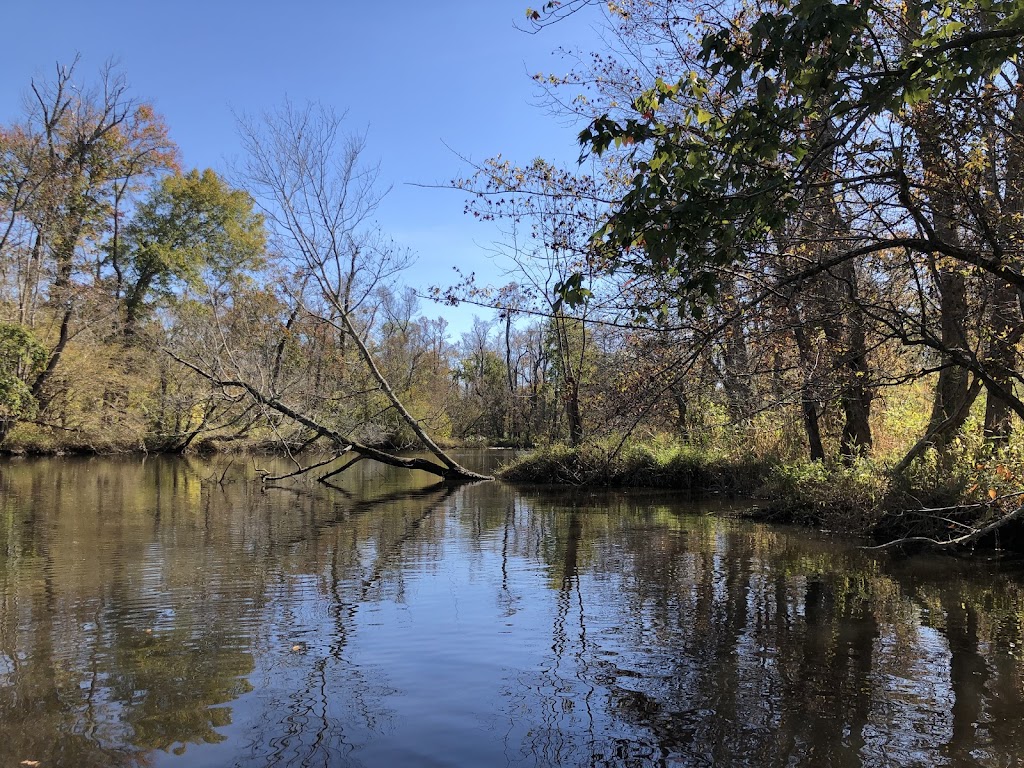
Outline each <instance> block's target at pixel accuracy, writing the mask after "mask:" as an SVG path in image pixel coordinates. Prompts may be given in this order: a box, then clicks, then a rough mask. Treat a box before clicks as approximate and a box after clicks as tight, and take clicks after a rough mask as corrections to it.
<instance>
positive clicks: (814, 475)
mask: <svg viewBox="0 0 1024 768" xmlns="http://www.w3.org/2000/svg"><path fill="white" fill-rule="evenodd" d="M1022 474H1024V472H1022V470H1021V466H1020V464H1019V462H1017V461H1016V457H1008V456H996V455H993V456H989V457H987V458H986V459H985V460H978V459H977V458H975V459H974V460H972V461H968V460H967V458H966V457H963V456H957V457H946V458H945V460H944V461H942V462H941V463H940V462H939V460H938V458H937V457H936V456H935V455H933V454H932V455H926V456H925V457H923V459H921V460H919V461H917V462H915V463H914V464H913V465H912V466H911V467H910V468H908V469H907V470H906V471H905V472H902V473H900V474H895V473H894V472H893V471H892V469H891V467H890V466H889V465H888V464H887V463H886V462H884V461H877V460H872V459H868V458H861V459H857V460H855V461H853V462H852V463H850V464H849V465H845V464H842V463H839V462H836V463H831V464H829V463H822V462H810V461H782V460H773V459H771V458H760V457H751V456H743V455H742V454H735V455H730V454H724V453H716V452H711V451H699V450H695V449H692V448H687V447H684V446H678V445H670V446H657V445H655V446H639V445H633V446H628V447H626V448H624V449H623V450H620V451H617V452H616V451H615V450H614V449H613V448H605V447H602V446H597V445H588V446H583V447H580V448H568V447H565V446H551V447H546V448H542V449H538V450H536V451H533V452H531V453H529V454H526V455H524V456H521V457H519V458H517V459H515V460H514V461H512V462H511V463H509V464H507V465H506V466H505V467H503V468H502V469H501V470H500V471H499V475H498V476H499V477H500V478H501V479H502V480H506V481H508V482H512V483H528V484H570V485H578V486H600V487H619V488H664V489H678V490H681V491H685V492H687V493H693V494H717V495H727V496H735V497H742V498H750V499H753V500H755V502H754V503H753V504H752V505H751V506H750V507H749V508H748V509H746V510H744V511H743V512H742V514H743V515H744V516H745V517H749V518H752V519H756V520H763V521H772V522H791V523H799V524H802V525H807V526H811V527H815V528H826V529H828V530H832V531H836V532H841V533H844V534H850V535H854V536H862V537H867V538H869V539H872V540H875V541H878V542H880V543H884V542H892V541H895V540H900V539H906V538H912V539H913V540H914V541H913V543H915V544H920V543H927V541H926V540H929V539H930V540H932V542H934V544H936V545H939V546H942V547H946V546H953V545H952V544H947V542H952V541H954V540H955V539H964V543H965V544H969V545H971V546H973V545H977V544H982V545H983V544H989V545H995V546H1011V547H1012V548H1015V549H1016V548H1020V549H1022V550H1024V532H1020V533H1019V532H1017V530H1016V528H1015V526H1016V521H1015V520H1014V521H1012V522H1014V526H1005V527H1004V526H1002V525H995V526H994V527H993V528H992V534H991V535H988V533H987V531H988V529H987V526H992V524H993V523H998V522H999V521H1001V520H1002V519H1004V517H1005V516H1007V515H1011V514H1013V513H1014V512H1015V511H1016V510H1017V509H1018V508H1019V507H1020V505H1021V502H1022V500H1024V499H1022V493H1021V490H1020V488H1021V481H1020V477H1021V475H1022ZM997 529H998V533H999V536H998V537H997V536H996V531H997ZM982 531H985V534H984V535H978V536H975V535H974V534H975V533H980V532H982ZM986 536H987V537H988V538H987V540H986Z"/></svg>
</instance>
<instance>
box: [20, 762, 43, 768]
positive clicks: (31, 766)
mask: <svg viewBox="0 0 1024 768" xmlns="http://www.w3.org/2000/svg"><path fill="white" fill-rule="evenodd" d="M18 765H27V766H28V768H36V766H39V765H42V762H41V761H39V760H22V761H21V762H20V763H18Z"/></svg>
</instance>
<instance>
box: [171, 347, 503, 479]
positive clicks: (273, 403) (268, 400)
mask: <svg viewBox="0 0 1024 768" xmlns="http://www.w3.org/2000/svg"><path fill="white" fill-rule="evenodd" d="M166 351H167V353H168V354H169V355H170V356H171V357H173V358H174V359H175V360H177V361H178V362H179V363H181V364H182V365H184V366H186V367H187V368H190V369H191V370H193V371H195V372H196V373H198V374H199V375H200V376H202V377H203V378H204V379H206V380H207V381H209V382H210V383H211V384H213V385H214V386H215V387H218V388H220V389H221V390H222V391H224V392H226V393H227V392H229V391H230V390H232V389H234V390H238V389H241V390H242V391H243V392H245V394H246V396H248V397H249V398H251V399H252V400H253V401H254V402H255V403H257V404H258V405H259V406H261V407H262V408H266V409H269V410H272V411H275V412H276V413H279V414H281V415H282V416H285V417H286V418H288V419H291V420H292V421H294V422H295V423H297V424H301V425H302V426H304V427H306V428H307V429H309V430H311V431H312V432H313V433H315V434H316V435H318V436H319V437H321V438H324V439H325V440H327V441H328V442H329V443H330V445H331V447H332V448H333V449H334V450H333V454H332V455H331V456H330V457H329V458H327V459H324V460H322V461H318V462H316V463H314V464H310V465H308V466H304V467H303V466H301V465H300V466H299V467H298V468H297V469H296V471H294V472H290V473H287V474H284V475H271V474H269V473H267V472H264V473H262V480H263V482H264V483H268V482H276V481H278V480H284V479H286V478H289V477H297V476H299V475H305V474H308V473H309V472H312V471H314V470H317V469H321V468H326V467H328V466H330V465H331V464H334V463H335V462H337V461H338V460H339V459H341V458H346V459H347V461H345V462H344V464H342V465H341V466H338V467H335V468H333V469H331V470H330V471H329V472H327V473H325V474H324V475H321V476H320V477H318V478H317V479H318V480H320V481H321V482H323V481H327V480H329V479H330V478H333V477H336V476H338V475H340V474H341V473H343V472H344V471H345V470H347V469H349V468H350V467H352V466H354V465H355V464H357V463H359V462H360V461H362V460H364V459H371V460H373V461H376V462H379V463H381V464H386V465H388V466H390V467H398V468H400V469H418V470H421V471H423V472H429V473H430V474H432V475H436V476H437V477H440V478H441V479H442V480H444V481H445V482H447V483H464V482H473V481H476V480H491V479H493V478H491V477H490V476H488V475H482V474H479V473H477V472H473V471H472V470H469V469H466V468H465V467H463V466H462V465H461V464H459V463H458V462H457V461H455V459H453V458H452V457H451V456H449V455H448V454H447V453H446V452H445V451H444V450H443V449H442V448H440V447H439V446H438V445H437V443H436V442H435V441H433V440H431V439H430V437H429V436H428V435H427V434H426V432H424V431H423V428H422V427H421V426H420V425H419V423H417V422H416V420H415V419H414V418H413V417H412V416H411V415H410V414H409V412H408V411H407V410H406V409H405V408H401V409H400V411H399V412H400V413H401V414H402V416H403V417H404V418H406V419H407V420H408V421H409V426H410V427H411V428H413V430H414V431H415V432H416V433H417V434H418V435H419V434H422V435H423V436H424V438H425V439H424V441H423V442H424V447H425V448H426V449H427V450H428V451H429V452H430V453H431V454H432V455H433V456H434V457H435V459H436V460H431V459H426V458H422V457H408V456H398V455H396V454H394V453H390V452H388V451H384V450H381V449H379V448H375V447H373V446H371V445H366V444H365V443H362V442H360V441H359V440H356V439H355V438H352V437H350V436H348V435H344V434H342V433H340V432H338V431H337V430H335V429H332V428H331V427H329V426H327V425H325V424H322V423H320V422H319V421H317V420H316V419H314V418H312V417H310V416H308V415H306V414H303V413H300V412H299V411H297V410H295V409H294V408H291V407H289V406H288V405H287V404H285V403H284V402H282V401H281V400H280V399H279V398H278V397H276V396H274V395H269V394H267V393H264V392H262V391H260V390H259V389H258V388H257V387H255V386H253V385H252V384H250V383H249V382H247V381H243V380H240V379H227V378H222V377H220V376H218V375H217V374H215V373H213V372H212V371H208V370H206V369H205V368H203V367H202V366H199V365H196V364H195V363H193V362H190V361H188V360H185V359H184V358H182V357H179V356H178V355H176V354H175V353H174V352H172V351H171V350H166ZM367 354H369V353H368V352H367ZM370 359H371V360H372V358H370ZM393 395H394V393H392V396H393ZM395 401H396V402H398V399H397V397H396V398H395Z"/></svg>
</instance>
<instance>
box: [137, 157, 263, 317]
mask: <svg viewBox="0 0 1024 768" xmlns="http://www.w3.org/2000/svg"><path fill="white" fill-rule="evenodd" d="M124 239H125V241H126V247H125V251H126V252H125V253H124V254H123V255H122V257H121V258H122V259H123V262H124V263H123V266H122V267H121V269H120V271H119V273H118V275H119V278H120V280H121V284H122V285H123V296H124V298H123V305H124V313H125V319H124V333H125V336H126V337H131V336H133V335H134V334H135V332H136V329H137V326H138V322H139V320H140V318H141V316H142V314H143V313H144V311H145V310H146V308H147V301H148V300H149V299H150V297H151V296H154V295H155V296H159V297H163V298H165V299H166V298H169V297H171V296H172V295H173V294H174V291H175V290H180V289H181V288H182V287H186V286H187V287H191V288H193V289H199V290H201V291H204V292H205V291H221V292H222V291H223V289H224V287H225V285H230V284H232V283H236V282H237V278H238V276H240V275H244V274H246V273H248V272H251V271H252V270H255V269H258V268H260V267H261V266H262V265H263V263H264V261H265V259H266V232H265V230H264V226H263V217H262V216H260V215H259V214H257V213H256V212H255V211H254V210H253V201H252V198H250V197H249V195H248V194H247V193H246V192H244V191H242V190H239V189H232V188H231V187H230V186H228V184H227V183H226V182H225V181H224V180H223V179H221V178H220V177H219V176H218V175H217V174H216V173H214V172H213V171H212V170H210V169H207V170H205V171H203V172H202V173H200V172H199V171H194V170H193V171H189V172H188V173H187V174H184V175H182V174H175V175H173V176H168V177H166V178H165V179H163V180H162V181H161V182H160V183H159V184H158V185H157V186H156V187H154V188H153V190H152V191H151V193H150V194H149V196H148V197H147V198H146V199H145V200H143V201H142V203H141V204H140V205H139V207H138V209H137V210H136V212H135V215H134V217H133V218H132V221H131V222H130V223H129V225H128V227H127V228H126V231H125V234H124ZM204 288H205V290H204Z"/></svg>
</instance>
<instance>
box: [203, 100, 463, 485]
mask: <svg viewBox="0 0 1024 768" xmlns="http://www.w3.org/2000/svg"><path fill="white" fill-rule="evenodd" d="M239 125H240V132H241V137H242V143H243V146H244V148H245V150H246V159H245V160H244V162H243V164H242V165H241V167H240V168H239V170H238V175H239V180H240V182H241V183H242V184H243V185H244V186H245V187H246V188H248V190H249V191H250V193H251V194H252V195H253V197H254V198H255V200H256V202H257V204H258V206H259V207H260V208H261V210H262V211H263V213H264V216H265V217H266V222H267V225H268V228H269V230H270V233H271V238H272V242H273V247H274V248H275V250H276V252H277V254H278V255H279V256H280V258H281V259H283V260H285V261H286V262H287V263H288V264H289V266H290V267H291V269H293V270H294V273H295V274H296V275H297V276H298V278H299V280H298V282H301V283H304V284H305V285H306V286H307V288H306V290H304V291H301V292H300V291H296V292H295V293H294V294H293V295H292V297H291V298H292V300H293V301H294V302H296V304H297V306H298V308H299V311H300V312H301V313H304V314H306V315H308V316H309V317H311V318H314V319H315V320H316V321H318V322H320V323H323V324H326V325H327V326H328V327H330V328H331V329H333V331H334V333H335V337H336V339H337V343H338V345H339V348H340V353H341V354H340V356H339V357H340V359H341V361H342V363H343V362H344V359H345V356H346V354H347V353H348V352H349V351H350V349H352V348H354V350H355V354H356V355H357V357H358V358H359V359H360V360H361V362H362V364H363V365H364V366H365V368H366V370H367V371H368V373H369V375H370V377H371V379H372V380H373V382H375V385H376V387H377V388H379V391H380V392H381V393H382V394H383V395H384V397H385V398H386V400H387V402H388V403H389V404H390V407H391V408H393V409H394V410H395V411H396V412H397V413H398V414H399V416H400V417H401V419H402V420H404V421H405V422H406V423H407V424H408V425H409V428H410V429H411V430H412V432H413V433H414V434H415V436H416V438H417V439H418V440H419V441H420V443H421V444H422V445H423V447H424V448H426V449H427V450H428V451H429V452H430V453H431V454H433V456H434V457H435V459H436V460H429V459H406V458H402V457H399V456H395V455H393V454H390V453H387V452H384V451H381V450H378V449H376V448H374V447H372V446H369V445H366V444H364V443H363V442H361V441H360V440H358V439H356V438H355V437H354V436H352V435H350V434H347V433H345V432H341V431H338V430H337V429H336V428H334V427H333V426H332V425H330V424H329V423H326V422H325V421H323V420H320V419H318V418H314V417H313V415H311V414H309V413H303V412H301V411H299V410H298V409H296V408H295V407H294V406H290V405H288V404H287V403H286V402H285V398H286V396H287V392H285V391H283V390H282V389H280V388H279V387H276V386H272V381H271V379H270V377H268V376H266V375H258V376H254V375H253V373H254V372H253V371H251V370H244V369H243V368H242V367H240V366H237V365H233V363H232V360H233V358H232V356H231V355H230V354H229V355H226V356H220V359H219V360H218V362H217V364H216V368H211V367H209V366H205V367H200V366H193V367H194V368H196V369H197V370H200V368H201V372H202V373H203V375H205V376H207V377H208V378H209V379H210V380H211V381H213V382H214V383H216V384H217V385H219V386H221V387H226V388H230V387H241V388H242V389H243V390H244V391H245V393H246V394H247V395H248V396H249V397H250V398H252V399H253V400H254V401H256V402H257V403H258V404H260V406H261V407H264V408H268V409H270V410H272V411H275V412H277V413H278V414H280V415H283V416H284V417H286V418H288V419H291V420H292V421H294V422H297V423H299V424H302V425H303V426H305V427H306V428H308V429H311V430H312V431H313V432H314V433H316V434H318V435H319V436H321V437H323V438H326V439H327V440H328V441H329V442H330V443H332V444H333V445H334V447H335V448H336V449H337V450H338V451H339V452H340V453H339V454H338V456H340V455H341V454H342V453H349V452H351V453H352V454H353V456H352V457H350V458H349V460H348V461H346V462H345V463H344V464H343V465H342V467H341V468H340V469H336V470H334V471H333V472H332V473H331V474H336V473H337V472H340V471H343V470H344V469H345V468H347V467H349V466H351V465H352V464H353V463H355V462H357V461H360V460H362V459H364V458H370V459H374V460H376V461H380V462H383V463H386V464H391V465H393V466H403V467H408V468H413V469H421V470H424V471H427V472H431V473H433V474H435V475H438V476H440V477H443V478H445V479H446V480H449V481H461V480H468V479H478V478H480V477H481V476H480V475H477V474H476V473H474V472H471V471H469V470H468V469H466V468H464V467H462V466H461V465H460V464H459V463H458V462H456V461H455V460H454V459H452V458H451V457H450V456H449V455H448V454H447V453H446V452H445V451H444V450H442V449H441V448H440V446H438V445H437V443H436V442H435V441H434V440H433V439H432V438H431V437H430V435H429V434H427V432H426V430H425V429H424V428H423V426H422V424H421V423H420V421H419V420H418V419H417V418H416V417H415V416H414V415H413V414H412V413H410V411H409V410H408V409H407V408H406V406H405V404H404V403H403V402H402V401H401V399H400V398H399V397H398V394H397V393H396V391H395V389H394V388H393V387H392V386H391V383H390V382H389V381H388V380H387V378H386V377H385V375H384V373H383V372H382V370H381V368H380V366H378V364H377V361H376V360H375V359H374V356H373V354H372V352H371V349H370V344H369V340H368V332H369V326H370V323H369V321H368V319H367V317H368V314H372V313H370V310H371V305H372V303H373V301H374V300H375V297H376V296H378V295H379V293H378V289H379V288H380V287H381V286H382V285H384V284H386V283H387V281H388V280H389V279H390V278H392V277H394V276H395V275H396V274H397V273H398V272H399V271H401V270H402V269H403V268H404V267H406V266H407V265H408V264H409V261H410V258H409V256H408V254H407V253H406V252H404V251H402V250H400V249H398V248H396V247H395V246H394V245H393V244H392V243H390V242H389V241H388V240H387V239H386V238H385V237H383V236H382V234H381V233H380V231H379V229H378V227H377V226H376V224H375V223H374V220H373V216H374V213H375V212H376V210H377V207H378V205H379V204H380V201H381V199H382V198H383V196H384V194H386V190H382V189H381V188H380V187H379V185H378V176H379V172H378V171H379V169H378V167H377V166H375V165H373V164H370V163H367V162H366V161H365V159H364V151H365V147H366V137H365V135H364V134H348V133H345V131H344V115H343V114H337V113H335V112H334V111H332V110H330V109H328V108H326V107H323V106H320V105H314V104H309V105H306V106H304V107H296V106H295V105H293V104H291V103H288V102H286V103H285V104H284V106H283V107H281V108H280V109H278V110H276V111H274V112H270V113H266V114H264V115H263V116H261V117H260V118H251V117H243V118H242V119H240V121H239Z"/></svg>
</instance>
